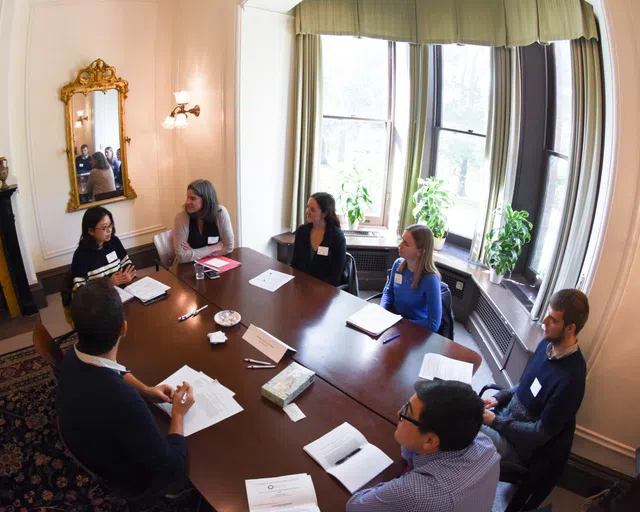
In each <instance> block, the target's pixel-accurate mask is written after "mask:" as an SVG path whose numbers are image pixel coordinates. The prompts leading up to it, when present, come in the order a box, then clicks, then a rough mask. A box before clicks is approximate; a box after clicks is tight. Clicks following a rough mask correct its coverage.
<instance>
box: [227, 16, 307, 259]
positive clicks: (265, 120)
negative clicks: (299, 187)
mask: <svg viewBox="0 0 640 512" xmlns="http://www.w3.org/2000/svg"><path fill="white" fill-rule="evenodd" d="M294 56H295V27H294V18H293V17H292V16H288V15H285V14H277V13H274V12H269V11H265V10H261V9H254V8H251V7H248V6H247V7H245V9H244V12H243V14H242V30H241V55H240V101H239V108H240V112H239V118H240V140H239V154H240V162H239V172H240V197H241V199H240V210H241V212H242V215H241V232H242V243H243V245H244V246H246V247H251V248H253V249H255V250H257V251H260V252H263V253H265V254H268V255H270V256H275V244H274V243H273V242H270V238H271V236H273V235H276V234H278V233H282V232H283V231H288V230H289V228H288V225H289V217H290V212H291V208H290V202H291V186H292V177H293V152H294V151H293V149H294V146H293V144H294V136H295V130H294V115H295V113H294V107H295V103H294V100H295V94H294V87H295V75H294V64H295V62H294Z"/></svg>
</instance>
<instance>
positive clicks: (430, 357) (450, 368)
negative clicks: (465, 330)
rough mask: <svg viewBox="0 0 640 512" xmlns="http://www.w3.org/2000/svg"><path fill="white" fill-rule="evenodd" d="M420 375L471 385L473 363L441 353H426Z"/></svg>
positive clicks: (424, 377)
mask: <svg viewBox="0 0 640 512" xmlns="http://www.w3.org/2000/svg"><path fill="white" fill-rule="evenodd" d="M418 376H419V377H420V378H421V379H428V380H433V379H442V380H458V381H460V382H466V383H467V384H469V385H471V379H472V378H473V365H472V364H471V363H467V362H465V361H457V360H455V359H451V358H450V357H445V356H442V355H440V354H425V355H424V359H423V360H422V366H421V367H420V374H419V375H418Z"/></svg>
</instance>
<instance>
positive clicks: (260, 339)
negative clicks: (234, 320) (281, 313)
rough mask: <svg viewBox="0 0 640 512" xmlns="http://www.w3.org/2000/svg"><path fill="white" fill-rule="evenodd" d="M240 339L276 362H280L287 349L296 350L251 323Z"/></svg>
mask: <svg viewBox="0 0 640 512" xmlns="http://www.w3.org/2000/svg"><path fill="white" fill-rule="evenodd" d="M242 339H243V340H245V341H246V342H247V343H249V344H250V345H253V346H254V347H255V348H257V349H258V350H259V351H260V352H262V353H263V354H264V355H266V356H267V357H268V358H269V359H271V360H273V361H275V362H276V363H278V362H280V359H282V356H284V355H285V353H286V352H287V350H293V351H294V352H295V351H296V350H295V349H294V348H291V347H290V346H289V345H287V344H286V343H284V342H282V341H280V340H279V339H278V338H276V337H275V336H272V335H271V334H269V333H268V332H267V331H265V330H264V329H260V327H256V326H255V325H253V324H251V325H249V328H248V329H247V330H246V331H245V333H244V334H243V335H242Z"/></svg>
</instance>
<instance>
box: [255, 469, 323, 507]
mask: <svg viewBox="0 0 640 512" xmlns="http://www.w3.org/2000/svg"><path fill="white" fill-rule="evenodd" d="M244 484H245V486H246V488H247V499H248V501H249V512H262V511H264V510H278V511H279V512H320V509H319V508H318V500H317V498H316V490H315V488H314V487H313V481H312V480H311V476H309V475H307V474H299V475H288V476H280V477H276V478H257V479H255V480H245V481H244Z"/></svg>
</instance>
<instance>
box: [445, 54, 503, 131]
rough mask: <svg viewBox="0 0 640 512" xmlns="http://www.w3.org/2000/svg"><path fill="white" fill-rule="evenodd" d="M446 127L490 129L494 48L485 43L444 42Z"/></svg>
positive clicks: (455, 128)
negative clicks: (460, 44) (483, 44)
mask: <svg viewBox="0 0 640 512" xmlns="http://www.w3.org/2000/svg"><path fill="white" fill-rule="evenodd" d="M441 49H442V91H441V95H442V111H441V112H442V118H441V123H442V126H443V127H444V128H453V129H454V130H462V131H468V130H472V131H473V132H474V133H482V134H486V133H487V122H488V116H489V88H490V86H491V53H490V52H491V50H490V49H489V48H485V47H481V46H458V45H444V46H442V48H441Z"/></svg>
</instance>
